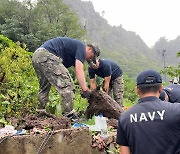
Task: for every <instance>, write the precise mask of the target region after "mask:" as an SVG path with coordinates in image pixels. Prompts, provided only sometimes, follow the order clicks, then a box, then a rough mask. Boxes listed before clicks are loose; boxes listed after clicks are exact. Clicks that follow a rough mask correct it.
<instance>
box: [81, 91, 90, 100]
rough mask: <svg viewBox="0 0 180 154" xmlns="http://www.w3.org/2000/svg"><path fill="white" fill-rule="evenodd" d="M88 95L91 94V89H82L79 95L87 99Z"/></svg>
mask: <svg viewBox="0 0 180 154" xmlns="http://www.w3.org/2000/svg"><path fill="white" fill-rule="evenodd" d="M90 96H91V91H90V90H86V91H83V92H82V93H81V97H82V98H87V99H89V98H90Z"/></svg>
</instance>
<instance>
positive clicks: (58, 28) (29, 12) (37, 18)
mask: <svg viewBox="0 0 180 154" xmlns="http://www.w3.org/2000/svg"><path fill="white" fill-rule="evenodd" d="M0 3H1V6H0V19H1V22H0V33H1V34H3V35H5V36H7V37H8V38H10V39H12V40H13V41H20V42H22V43H25V44H27V47H28V48H29V50H30V51H34V50H35V49H36V48H37V47H39V46H40V45H41V44H42V43H43V42H44V41H46V40H48V39H50V38H54V37H58V36H67V37H72V38H77V39H81V38H82V36H83V35H84V34H85V30H84V29H83V27H82V26H81V23H80V21H79V19H78V17H77V16H76V15H75V13H74V12H72V11H71V10H70V9H69V7H68V6H67V5H65V4H64V3H63V2H62V0H38V1H37V3H36V4H34V3H32V2H31V1H29V0H24V1H23V2H19V1H17V0H13V1H12V0H0ZM22 10H23V13H22Z"/></svg>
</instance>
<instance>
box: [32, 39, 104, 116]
mask: <svg viewBox="0 0 180 154" xmlns="http://www.w3.org/2000/svg"><path fill="white" fill-rule="evenodd" d="M99 53H100V51H99V48H98V47H97V46H93V45H91V44H89V45H85V44H84V43H83V42H81V41H79V40H76V39H72V38H68V37H58V38H54V39H50V40H48V41H46V42H45V43H44V44H43V45H42V46H41V47H40V48H38V49H37V50H36V51H35V52H34V54H33V57H32V62H33V66H34V69H35V71H36V74H37V76H38V79H39V85H40V86H39V92H38V100H39V102H40V106H39V109H45V107H46V104H47V102H48V95H49V91H50V88H51V86H54V87H55V89H56V91H57V92H58V93H59V94H60V95H61V98H62V114H63V115H68V114H69V113H70V112H71V111H72V110H73V100H74V90H75V87H74V83H73V80H72V78H71V76H70V74H69V71H68V69H67V68H69V67H71V66H74V70H75V74H76V77H77V80H78V83H79V85H80V87H81V88H82V97H83V98H89V97H90V91H89V89H88V87H87V85H86V79H85V76H84V70H83V63H84V61H85V60H91V61H92V60H93V61H95V59H96V56H98V55H99Z"/></svg>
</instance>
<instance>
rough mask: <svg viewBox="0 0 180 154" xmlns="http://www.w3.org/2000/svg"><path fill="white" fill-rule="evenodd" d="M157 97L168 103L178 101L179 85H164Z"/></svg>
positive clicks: (179, 98)
mask: <svg viewBox="0 0 180 154" xmlns="http://www.w3.org/2000/svg"><path fill="white" fill-rule="evenodd" d="M159 98H160V99H161V100H163V101H164V100H166V101H167V102H170V103H180V85H178V84H171V85H169V86H167V87H164V88H163V90H162V92H161V94H160V96H159Z"/></svg>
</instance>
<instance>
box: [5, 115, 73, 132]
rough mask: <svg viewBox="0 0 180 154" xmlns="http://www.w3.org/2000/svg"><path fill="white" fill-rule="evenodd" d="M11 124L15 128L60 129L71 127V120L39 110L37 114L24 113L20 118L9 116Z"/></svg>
mask: <svg viewBox="0 0 180 154" xmlns="http://www.w3.org/2000/svg"><path fill="white" fill-rule="evenodd" d="M8 121H11V123H12V125H13V126H14V127H15V128H16V129H17V130H19V129H25V130H31V129H34V128H36V129H48V128H49V129H52V130H60V129H67V128H70V127H71V121H70V120H69V119H68V118H66V117H60V118H58V117H56V116H54V115H51V114H49V113H46V112H40V113H39V114H38V115H35V114H30V115H26V116H25V117H24V118H22V119H16V118H10V119H8Z"/></svg>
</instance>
